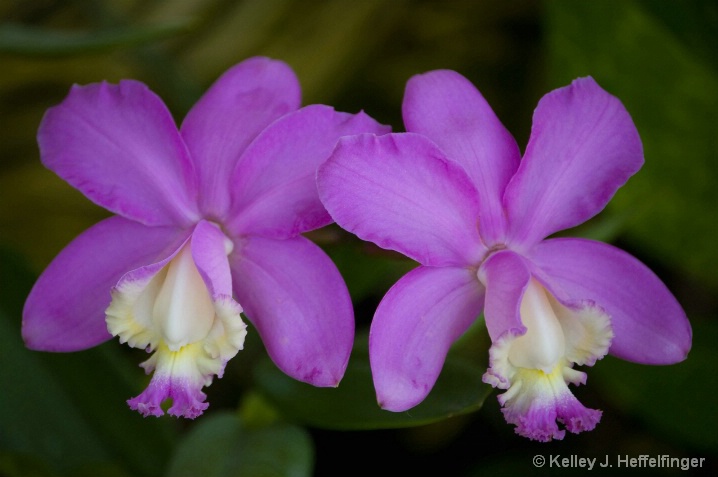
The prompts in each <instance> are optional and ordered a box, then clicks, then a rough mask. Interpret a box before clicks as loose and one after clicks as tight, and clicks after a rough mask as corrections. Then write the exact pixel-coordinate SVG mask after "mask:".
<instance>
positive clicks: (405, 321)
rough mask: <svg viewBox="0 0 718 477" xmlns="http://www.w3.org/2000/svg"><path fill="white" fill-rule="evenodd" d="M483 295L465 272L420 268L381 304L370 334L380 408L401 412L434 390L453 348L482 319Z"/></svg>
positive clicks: (397, 285) (388, 294)
mask: <svg viewBox="0 0 718 477" xmlns="http://www.w3.org/2000/svg"><path fill="white" fill-rule="evenodd" d="M483 293H484V290H483V287H482V286H481V284H480V283H479V281H478V280H477V278H476V274H475V273H473V272H472V271H471V270H469V269H466V268H453V267H443V268H433V267H418V268H416V269H414V270H412V271H411V272H409V273H407V274H406V275H405V276H404V277H402V278H401V279H400V280H399V281H398V282H397V283H396V284H395V285H394V286H393V287H392V288H391V289H389V291H388V292H387V294H386V296H385V297H384V298H383V299H382V301H381V303H380V304H379V307H378V308H377V310H376V314H375V315H374V319H373V321H372V325H371V330H370V334H369V358H370V361H371V369H372V375H373V378H374V387H375V388H376V395H377V400H378V402H379V405H380V406H381V407H382V408H383V409H387V410H389V411H396V412H399V411H405V410H407V409H409V408H412V407H414V406H416V405H417V404H419V403H420V402H421V401H423V400H424V398H425V397H426V396H427V395H428V394H429V391H431V389H432V388H433V387H434V384H435V383H436V379H437V378H438V376H439V373H440V372H441V368H442V367H443V365H444V360H445V359H446V354H447V353H448V351H449V348H450V347H451V345H452V344H453V343H454V342H455V341H456V340H457V339H458V338H459V337H460V336H461V335H462V334H463V333H464V332H465V331H466V330H467V329H468V328H469V326H470V325H471V324H472V323H473V322H474V320H475V319H476V318H477V317H478V316H479V315H480V314H481V308H482V306H483V298H484V294H483Z"/></svg>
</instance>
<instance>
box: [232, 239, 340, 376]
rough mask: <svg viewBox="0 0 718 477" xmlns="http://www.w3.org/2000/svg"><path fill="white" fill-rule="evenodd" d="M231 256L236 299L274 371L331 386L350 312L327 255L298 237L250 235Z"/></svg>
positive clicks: (336, 369)
mask: <svg viewBox="0 0 718 477" xmlns="http://www.w3.org/2000/svg"><path fill="white" fill-rule="evenodd" d="M230 260H231V267H232V277H233V281H234V291H235V295H236V296H237V301H238V302H239V304H240V305H241V306H242V308H244V312H245V314H246V315H247V318H249V320H250V321H251V322H252V324H254V326H255V327H256V328H257V330H258V331H259V334H260V336H261V337H262V341H264V345H265V347H266V348H267V352H268V353H269V356H270V357H271V358H272V360H274V363H275V364H276V365H277V366H278V367H279V369H281V370H282V371H283V372H285V373H286V374H288V375H289V376H291V377H293V378H295V379H298V380H300V381H304V382H306V383H309V384H313V385H314V386H336V385H337V384H338V383H339V381H340V380H341V378H342V376H343V375H344V371H345V370H346V366H347V362H348V361H349V354H350V352H351V348H352V344H353V341H354V312H353V309H352V303H351V299H350V298H349V292H348V290H347V288H346V285H345V284H344V281H343V279H342V277H341V275H340V274H339V271H338V270H337V268H336V267H335V266H334V263H333V262H332V261H331V260H330V259H329V257H327V255H326V254H325V253H324V252H323V251H322V250H321V249H320V248H319V247H318V246H316V245H315V244H314V243H312V242H311V241H309V240H307V239H306V238H304V237H302V236H298V237H294V238H290V239H286V240H275V239H267V238H262V237H249V238H247V239H245V240H244V242H243V243H242V245H241V246H240V247H238V249H236V250H235V251H234V252H233V254H232V255H231V256H230Z"/></svg>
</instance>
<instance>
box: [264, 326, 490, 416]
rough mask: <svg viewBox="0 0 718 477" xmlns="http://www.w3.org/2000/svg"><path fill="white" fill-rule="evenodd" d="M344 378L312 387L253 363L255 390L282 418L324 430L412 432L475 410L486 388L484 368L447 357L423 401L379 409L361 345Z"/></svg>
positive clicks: (266, 363)
mask: <svg viewBox="0 0 718 477" xmlns="http://www.w3.org/2000/svg"><path fill="white" fill-rule="evenodd" d="M357 343H358V344H357V346H355V349H354V352H353V353H352V357H351V359H350V360H349V365H348V367H347V370H346V373H345V374H344V378H343V379H342V381H341V383H340V384H339V386H338V387H336V388H318V387H314V386H311V385H309V384H305V383H302V382H299V381H296V380H294V379H292V378H290V377H289V376H287V375H285V374H284V373H282V372H281V371H280V370H279V369H277V367H276V366H275V365H274V364H273V363H272V362H271V361H270V360H269V359H265V360H263V361H261V362H260V363H258V364H257V366H256V368H255V378H256V380H257V385H258V388H259V391H260V392H261V393H263V394H264V395H265V397H266V398H267V400H268V401H269V402H271V403H272V404H273V405H274V406H276V407H277V409H278V410H279V411H280V412H281V413H282V414H283V415H284V417H285V418H287V419H290V420H294V421H296V422H299V423H301V424H306V425H310V426H314V427H319V428H325V429H338V430H359V429H390V428H402V427H413V426H421V425H425V424H429V423H432V422H438V421H441V420H443V419H447V418H450V417H453V416H457V415H461V414H466V413H469V412H473V411H476V410H478V409H480V408H481V406H482V404H483V403H484V400H485V399H486V398H487V397H488V395H489V394H490V393H491V390H492V388H491V387H490V386H488V385H486V384H484V383H483V382H482V381H481V376H482V375H483V373H484V372H485V371H486V366H485V365H481V364H477V363H475V362H474V361H473V360H468V359H466V358H464V357H463V356H461V355H460V354H459V353H458V352H453V351H454V350H452V352H450V353H449V356H448V357H447V359H446V362H445V363H444V368H443V369H442V371H441V374H440V375H439V379H438V380H437V382H436V385H435V386H434V388H433V389H432V391H431V392H430V393H429V396H428V397H427V398H426V399H425V400H424V401H423V402H422V403H421V404H419V405H418V406H416V407H414V408H412V409H410V410H408V411H405V412H390V411H385V410H382V409H381V408H380V407H379V405H378V404H377V402H376V396H375V392H374V386H373V383H372V378H371V369H370V366H369V357H368V354H367V352H366V344H365V343H363V342H362V340H361V339H358V340H357Z"/></svg>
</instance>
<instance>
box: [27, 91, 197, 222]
mask: <svg viewBox="0 0 718 477" xmlns="http://www.w3.org/2000/svg"><path fill="white" fill-rule="evenodd" d="M37 140H38V143H39V146H40V155H41V158H42V162H43V164H45V166H47V167H48V168H49V169H51V170H53V171H55V173H57V175H59V176H60V177H62V178H63V179H64V180H66V181H67V182H69V183H70V184H71V185H72V186H74V187H76V188H78V189H79V190H80V191H81V192H82V193H83V194H85V195H86V196H87V197H88V198H89V199H90V200H92V201H94V202H95V203H97V204H98V205H101V206H102V207H105V208H106V209H109V210H111V211H112V212H115V213H117V214H119V215H122V216H124V217H127V218H129V219H133V220H136V221H138V222H141V223H143V224H146V225H189V224H190V223H191V222H192V221H194V220H195V219H196V217H197V214H198V212H197V205H196V196H197V187H196V183H195V178H194V172H193V170H192V164H191V162H190V160H189V157H188V155H187V151H186V148H185V145H184V143H183V142H182V138H181V137H180V135H179V133H178V132H177V127H176V126H175V123H174V120H173V119H172V116H171V114H170V112H169V111H168V110H167V107H166V106H165V105H164V103H163V102H162V100H161V99H160V98H159V97H157V96H156V95H155V94H154V93H153V92H152V91H150V90H149V89H148V88H147V86H145V85H144V84H142V83H139V82H137V81H132V80H125V81H121V82H120V83H119V85H110V84H107V83H99V84H91V85H87V86H77V85H75V86H73V87H72V89H71V90H70V94H69V95H68V96H67V98H65V100H64V101H63V102H62V103H61V104H59V105H58V106H55V107H53V108H50V109H48V110H47V112H46V113H45V116H44V118H43V120H42V123H41V124H40V128H39V130H38V134H37Z"/></svg>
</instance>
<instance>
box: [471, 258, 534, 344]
mask: <svg viewBox="0 0 718 477" xmlns="http://www.w3.org/2000/svg"><path fill="white" fill-rule="evenodd" d="M479 276H480V278H481V281H482V282H483V284H484V285H485V286H486V304H485V306H484V319H485V320H486V328H487V329H488V330H489V336H491V341H493V342H494V343H495V342H496V341H497V340H498V339H499V337H501V335H503V334H504V333H505V332H506V331H511V333H512V334H513V335H522V334H524V333H525V332H526V327H525V326H524V325H523V323H522V322H521V313H520V310H521V299H522V297H523V295H524V291H525V290H526V287H527V286H528V282H529V279H530V278H531V272H530V269H529V265H528V264H527V263H526V261H525V259H524V258H523V257H522V256H520V255H518V254H516V253H514V252H512V251H510V250H503V251H499V252H496V253H494V254H493V255H491V256H490V257H489V258H488V259H486V261H485V262H484V263H483V264H482V265H481V269H480V270H479Z"/></svg>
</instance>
